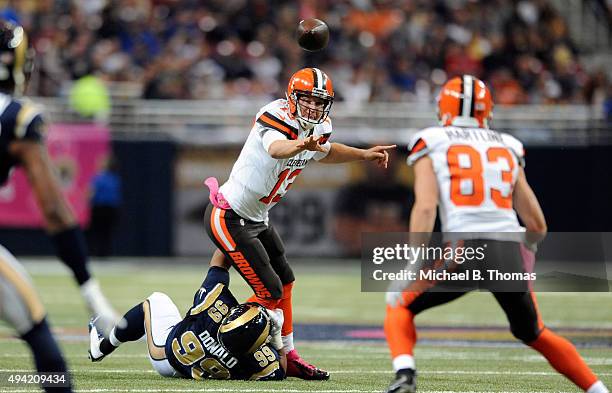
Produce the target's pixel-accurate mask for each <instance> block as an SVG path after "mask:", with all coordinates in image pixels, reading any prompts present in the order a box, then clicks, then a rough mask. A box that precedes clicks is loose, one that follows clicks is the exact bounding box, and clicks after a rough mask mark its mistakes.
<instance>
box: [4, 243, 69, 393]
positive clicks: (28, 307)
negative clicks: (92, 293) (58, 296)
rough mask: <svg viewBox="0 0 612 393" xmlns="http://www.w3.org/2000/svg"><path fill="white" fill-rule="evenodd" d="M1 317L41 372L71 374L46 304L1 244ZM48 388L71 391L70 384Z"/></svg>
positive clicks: (23, 270)
mask: <svg viewBox="0 0 612 393" xmlns="http://www.w3.org/2000/svg"><path fill="white" fill-rule="evenodd" d="M0 319H2V320H4V321H6V322H7V323H8V324H9V325H10V326H12V327H13V328H14V329H15V330H16V331H17V332H18V333H19V336H20V337H21V339H22V340H24V341H25V342H26V343H27V344H28V346H29V347H30V350H31V351H32V355H33V357H34V363H35V365H36V370H37V371H38V372H57V373H65V375H66V378H67V379H68V382H70V376H69V375H68V374H67V367H66V363H65V361H64V358H63V356H62V353H61V351H60V349H59V346H58V345H57V342H56V341H55V339H54V338H53V335H52V333H51V328H50V327H49V324H48V322H47V318H46V311H45V308H44V306H43V304H42V302H41V301H40V298H39V297H38V294H37V293H36V291H35V290H34V287H33V286H32V281H31V280H30V277H29V275H28V274H27V273H26V271H25V269H24V268H23V266H21V264H19V262H17V260H16V259H15V257H13V255H12V254H11V253H10V252H9V251H8V250H7V249H6V248H4V247H2V246H0ZM45 391H47V392H72V388H71V387H70V384H69V385H68V386H67V387H64V388H60V387H54V388H45Z"/></svg>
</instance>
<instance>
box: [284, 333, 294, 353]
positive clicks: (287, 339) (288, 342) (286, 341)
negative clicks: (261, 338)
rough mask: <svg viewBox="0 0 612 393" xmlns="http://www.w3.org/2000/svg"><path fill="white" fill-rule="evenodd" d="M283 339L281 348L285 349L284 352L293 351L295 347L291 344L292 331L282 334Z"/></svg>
mask: <svg viewBox="0 0 612 393" xmlns="http://www.w3.org/2000/svg"><path fill="white" fill-rule="evenodd" d="M282 339H283V349H284V350H285V353H289V352H290V351H293V350H294V349H295V346H294V345H293V332H292V333H289V334H288V335H286V336H282Z"/></svg>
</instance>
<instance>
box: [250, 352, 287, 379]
mask: <svg viewBox="0 0 612 393" xmlns="http://www.w3.org/2000/svg"><path fill="white" fill-rule="evenodd" d="M264 347H267V348H269V349H270V351H272V353H274V357H275V359H274V360H272V361H270V362H269V363H268V364H266V365H264V366H261V365H260V364H259V362H258V361H257V360H255V359H254V357H253V356H254V355H250V356H249V358H248V360H247V363H248V364H249V365H252V367H253V369H254V370H255V372H254V373H253V374H252V375H251V376H250V378H249V379H250V380H251V381H278V380H282V379H285V371H284V370H283V368H282V367H281V365H280V354H279V353H278V351H277V350H276V349H274V348H272V347H271V346H270V345H268V344H265V345H264V346H262V347H261V348H264Z"/></svg>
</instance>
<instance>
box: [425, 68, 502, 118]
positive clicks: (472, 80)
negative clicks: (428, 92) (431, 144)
mask: <svg viewBox="0 0 612 393" xmlns="http://www.w3.org/2000/svg"><path fill="white" fill-rule="evenodd" d="M437 101H438V119H439V120H440V124H441V125H443V126H450V125H454V126H463V127H482V128H488V127H489V125H488V121H489V119H490V118H491V116H492V111H493V99H492V98H491V92H490V91H489V89H488V88H487V86H486V85H485V84H484V82H483V81H481V80H480V79H478V78H476V77H474V76H471V75H463V76H457V77H455V78H453V79H451V80H449V81H448V82H446V83H445V84H444V86H442V90H440V94H438V98H437Z"/></svg>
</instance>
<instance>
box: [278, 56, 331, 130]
mask: <svg viewBox="0 0 612 393" xmlns="http://www.w3.org/2000/svg"><path fill="white" fill-rule="evenodd" d="M313 98H314V100H313ZM287 101H289V110H290V111H291V113H292V114H293V115H294V116H295V117H296V118H297V119H298V121H299V122H300V124H301V125H302V126H303V127H304V128H311V127H312V126H313V125H315V124H321V123H323V122H324V121H325V119H327V116H329V111H330V110H331V106H332V104H333V102H334V88H333V86H332V81H331V78H330V77H328V76H327V74H325V73H324V72H323V71H321V70H320V69H318V68H302V69H301V70H299V71H298V72H296V73H295V74H293V75H292V76H291V79H289V84H288V85H287ZM311 101H316V104H314V103H313V102H311Z"/></svg>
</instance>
